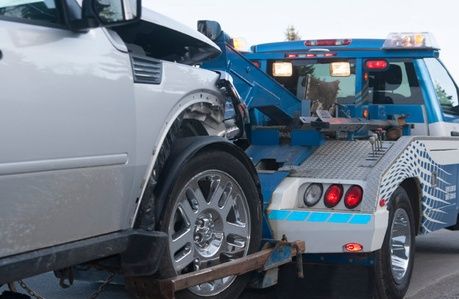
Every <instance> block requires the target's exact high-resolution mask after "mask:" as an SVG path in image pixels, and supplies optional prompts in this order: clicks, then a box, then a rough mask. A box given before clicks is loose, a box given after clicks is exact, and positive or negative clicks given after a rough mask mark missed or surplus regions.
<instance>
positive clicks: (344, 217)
mask: <svg viewBox="0 0 459 299" xmlns="http://www.w3.org/2000/svg"><path fill="white" fill-rule="evenodd" d="M351 218H352V214H333V215H332V216H331V217H330V219H329V220H328V222H332V223H348V222H349V220H350V219H351Z"/></svg>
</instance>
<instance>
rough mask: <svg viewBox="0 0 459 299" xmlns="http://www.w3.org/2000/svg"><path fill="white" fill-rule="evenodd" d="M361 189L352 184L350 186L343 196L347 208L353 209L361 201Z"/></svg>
mask: <svg viewBox="0 0 459 299" xmlns="http://www.w3.org/2000/svg"><path fill="white" fill-rule="evenodd" d="M362 197H363V190H362V187H360V186H357V185H353V186H351V187H350V188H349V189H348V190H347V192H346V195H345V196H344V205H345V206H346V208H348V209H354V208H355V207H357V206H358V205H359V204H360V203H361V202H362Z"/></svg>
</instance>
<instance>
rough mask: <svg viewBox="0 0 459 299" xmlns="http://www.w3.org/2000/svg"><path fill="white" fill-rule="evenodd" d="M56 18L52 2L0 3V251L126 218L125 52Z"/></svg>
mask: <svg viewBox="0 0 459 299" xmlns="http://www.w3.org/2000/svg"><path fill="white" fill-rule="evenodd" d="M60 20H61V16H60V12H59V9H58V8H56V4H55V2H54V0H18V1H9V0H3V1H0V51H1V54H0V140H1V141H0V203H1V208H0V257H2V256H8V255H12V254H17V253H21V252H25V251H30V250H35V249H39V248H44V247H49V246H52V245H56V244H62V243H66V242H70V241H74V240H79V239H84V238H88V237H91V236H96V235H101V234H106V233H109V232H112V231H116V230H120V229H122V228H126V227H128V226H129V219H126V218H127V217H126V213H127V211H126V210H127V209H126V208H125V206H126V201H127V200H128V199H129V193H130V192H131V190H132V177H133V175H132V167H131V164H130V159H131V158H133V157H132V155H133V153H134V152H135V142H134V141H135V131H134V130H135V125H134V121H135V117H134V108H135V105H134V99H133V97H134V96H133V86H132V85H133V83H132V74H131V68H130V62H129V58H128V55H127V54H126V53H122V52H120V51H118V50H116V49H115V48H114V47H113V45H112V44H111V43H110V40H109V39H108V37H107V36H106V34H105V31H104V29H101V28H96V29H92V30H89V32H86V33H75V32H71V31H70V30H67V29H66V28H65V27H64V26H62V22H61V21H60Z"/></svg>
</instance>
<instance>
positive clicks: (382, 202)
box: [379, 198, 386, 208]
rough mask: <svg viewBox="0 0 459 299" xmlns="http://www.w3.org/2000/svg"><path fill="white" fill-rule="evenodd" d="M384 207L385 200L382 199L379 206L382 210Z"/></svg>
mask: <svg viewBox="0 0 459 299" xmlns="http://www.w3.org/2000/svg"><path fill="white" fill-rule="evenodd" d="M385 205H386V200H385V199H384V198H381V199H380V200H379V206H380V207H381V208H382V207H384V206H385Z"/></svg>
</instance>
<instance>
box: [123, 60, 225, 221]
mask: <svg viewBox="0 0 459 299" xmlns="http://www.w3.org/2000/svg"><path fill="white" fill-rule="evenodd" d="M217 79H218V74H216V73H214V72H211V71H206V70H203V69H199V68H195V67H190V66H186V65H181V64H177V63H171V62H166V61H164V62H163V80H162V82H161V84H160V85H150V84H136V85H135V95H136V126H137V133H136V147H137V154H136V160H135V162H134V163H135V165H136V176H135V184H134V188H135V190H134V197H133V198H141V197H142V194H143V191H144V189H145V187H146V182H147V179H148V178H149V176H150V174H151V171H152V169H153V165H154V162H155V160H156V157H157V155H158V153H159V150H160V148H161V145H162V143H163V141H164V139H165V137H166V134H167V132H168V131H169V129H170V127H171V126H172V124H173V122H174V121H175V119H176V118H177V117H178V116H179V115H180V114H181V113H182V112H183V111H184V110H185V109H186V108H187V107H189V106H191V105H193V104H195V103H200V102H204V103H211V104H215V105H221V104H222V101H223V100H224V98H223V96H222V94H221V93H220V92H219V91H218V90H217V88H216V81H217ZM138 203H140V201H138V202H137V203H136V202H135V201H132V202H131V203H130V209H129V215H130V216H129V219H130V220H131V221H132V223H131V224H132V225H133V222H134V220H135V214H136V212H137V208H138Z"/></svg>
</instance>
